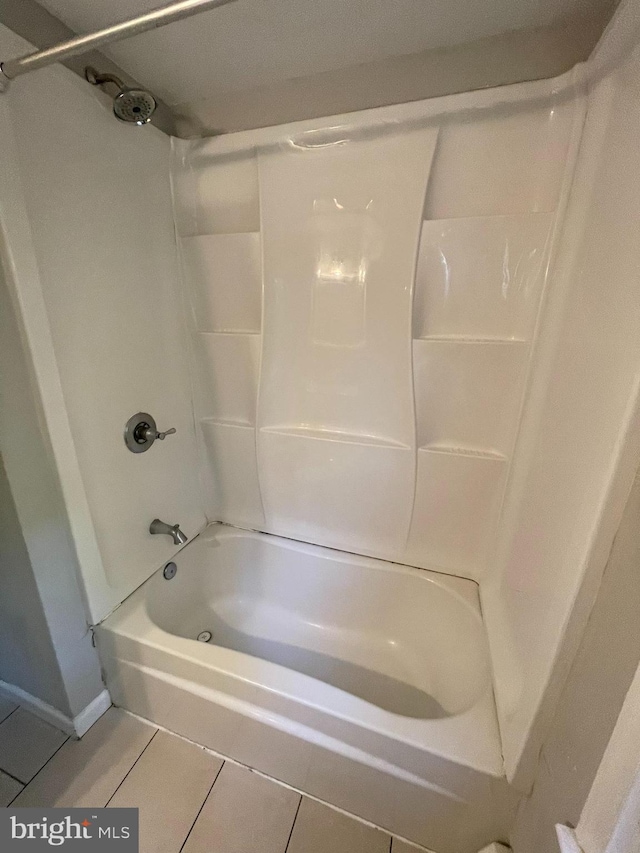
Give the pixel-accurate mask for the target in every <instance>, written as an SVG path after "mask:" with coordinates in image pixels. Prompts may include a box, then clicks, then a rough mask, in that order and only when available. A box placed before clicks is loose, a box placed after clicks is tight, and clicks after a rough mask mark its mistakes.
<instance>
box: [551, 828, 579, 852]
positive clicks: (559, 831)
mask: <svg viewBox="0 0 640 853" xmlns="http://www.w3.org/2000/svg"><path fill="white" fill-rule="evenodd" d="M556 835H557V836H558V844H559V845H560V850H561V851H562V853H582V847H580V845H579V844H578V839H577V838H576V834H575V832H574V831H573V829H571V827H570V826H565V825H564V824H562V823H557V824H556Z"/></svg>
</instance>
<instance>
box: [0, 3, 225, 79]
mask: <svg viewBox="0 0 640 853" xmlns="http://www.w3.org/2000/svg"><path fill="white" fill-rule="evenodd" d="M233 2H235V0H177V2H173V3H168V4H167V5H166V6H160V7H159V8H158V9H152V10H151V11H150V12H145V13H144V14H142V15H138V17H136V18H131V19H130V20H128V21H122V22H121V23H119V24H112V25H111V26H110V27H105V28H104V29H102V30H97V31H96V32H94V33H87V34H86V35H83V36H76V37H75V38H72V39H69V40H68V41H63V42H61V43H60V44H57V45H54V46H53V47H48V48H46V49H45V50H36V51H34V52H33V53H27V54H25V56H20V57H18V58H17V59H10V60H9V61H8V62H2V63H0V72H1V73H0V91H3V90H4V89H6V87H7V86H8V84H9V81H11V80H13V79H14V78H15V77H19V76H20V75H21V74H28V73H29V71H35V70H36V69H37V68H44V67H45V66H47V65H51V64H52V63H54V62H62V61H63V60H64V59H68V58H69V57H71V56H77V55H78V54H79V53H87V52H88V51H89V50H92V49H93V48H97V47H100V46H101V45H103V44H110V43H111V42H114V41H119V40H120V39H124V38H128V37H129V36H135V35H138V34H139V33H144V32H146V31H147V30H153V29H156V28H158V27H164V26H165V25H166V24H171V23H173V22H174V21H180V20H182V18H189V17H191V15H197V14H199V13H200V12H206V11H207V9H215V8H216V7H217V6H226V5H227V3H233Z"/></svg>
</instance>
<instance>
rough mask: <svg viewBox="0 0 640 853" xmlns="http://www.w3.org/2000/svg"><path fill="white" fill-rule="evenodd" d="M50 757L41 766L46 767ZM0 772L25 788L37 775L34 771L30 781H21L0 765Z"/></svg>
mask: <svg viewBox="0 0 640 853" xmlns="http://www.w3.org/2000/svg"><path fill="white" fill-rule="evenodd" d="M65 743H66V741H65ZM62 746H64V743H63V744H62ZM57 751H58V750H57V749H56V752H57ZM53 755H55V752H54V754H53ZM53 755H52V756H51V758H53ZM51 758H50V759H49V760H48V761H47V762H46V763H45V764H43V765H42V767H46V766H47V764H48V763H49V761H51ZM42 767H41V768H40V770H42ZM40 770H38V773H39V772H40ZM0 773H4V775H5V776H8V777H9V779H13V781H14V782H18V783H19V784H20V785H22V787H23V788H26V787H27V785H30V784H31V782H33V780H34V779H35V778H36V776H37V775H38V773H36V776H34V777H33V778H32V779H30V781H29V782H23V781H22V779H18V777H17V776H14V775H13V773H9V771H8V770H5V769H4V767H0ZM17 796H18V795H17V794H16V797H17ZM14 799H15V797H14Z"/></svg>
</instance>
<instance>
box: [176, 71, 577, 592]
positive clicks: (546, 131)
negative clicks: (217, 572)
mask: <svg viewBox="0 0 640 853" xmlns="http://www.w3.org/2000/svg"><path fill="white" fill-rule="evenodd" d="M540 85H542V84H540ZM450 100H451V99H450ZM434 105H436V106H434ZM411 107H412V109H414V110H418V111H419V109H420V105H411ZM398 109H399V108H398ZM423 109H424V116H423V117H422V118H423V120H422V121H414V122H413V123H411V122H409V123H405V124H403V123H402V122H401V121H397V120H395V119H394V120H393V121H391V120H388V121H386V119H387V118H388V117H389V116H390V115H391V113H390V111H389V108H383V109H381V110H373V111H371V112H370V113H368V114H366V117H365V118H364V120H361V121H360V125H359V130H358V132H354V133H352V132H351V131H350V130H349V128H348V124H349V123H348V121H345V120H344V119H345V117H338V118H334V119H325V120H323V121H320V120H319V121H315V122H307V123H305V124H304V126H299V125H292V126H289V127H283V128H281V129H273V128H272V129H266V130H263V131H254V132H248V133H244V134H236V135H230V136H227V137H224V138H222V139H221V140H215V139H214V140H200V141H197V142H182V141H181V142H178V141H176V142H175V143H174V149H175V157H174V198H175V206H176V219H177V225H178V231H179V233H180V235H181V240H180V244H181V250H182V257H183V270H184V277H185V282H186V285H187V286H186V291H187V294H188V301H189V314H190V318H191V331H192V334H191V338H192V342H193V347H192V350H193V353H192V355H193V370H194V377H195V383H196V417H197V420H198V421H199V423H200V433H201V435H200V438H201V453H202V468H203V472H204V473H203V476H204V477H205V478H206V493H207V495H208V507H207V511H208V514H209V517H210V518H211V519H212V520H214V519H215V520H221V521H226V522H229V523H231V524H237V525H239V526H243V527H253V528H258V529H261V530H266V531H270V532H273V533H278V534H280V535H284V536H290V537H292V538H296V539H302V540H306V541H311V542H315V543H318V544H323V545H328V546H332V547H336V548H341V549H344V550H348V551H356V552H359V553H365V554H371V555H373V556H378V557H384V558H387V559H392V560H398V561H401V562H408V563H411V564H413V565H418V566H425V567H435V568H439V569H441V570H443V571H445V572H449V573H453V574H462V575H466V576H469V577H473V578H480V577H481V576H482V574H483V573H484V572H485V570H486V567H487V566H488V564H489V562H490V559H491V553H492V548H493V546H494V541H495V531H496V527H497V523H498V518H499V513H500V508H501V503H502V498H503V494H504V489H505V483H506V479H507V474H508V468H509V464H510V460H511V457H512V455H513V448H514V443H515V438H516V433H517V428H518V421H519V416H520V409H521V405H522V399H523V394H524V389H525V385H526V379H527V369H528V364H529V353H530V347H531V343H532V340H533V338H534V334H535V326H536V318H537V316H538V310H539V307H540V303H541V299H542V296H543V293H544V288H545V281H546V274H547V265H548V259H549V255H550V250H551V246H552V242H553V237H552V235H553V233H554V222H555V218H556V210H557V207H558V200H559V198H560V191H561V184H562V181H563V176H564V174H565V164H566V161H567V152H568V150H569V140H570V133H571V126H572V121H573V115H574V106H573V103H572V101H571V100H566V99H565V100H564V101H563V102H560V100H559V99H554V98H553V96H548V97H547V99H546V101H545V100H542V101H541V100H538V102H537V104H536V105H535V106H531V107H523V106H521V105H516V106H515V107H511V108H508V109H507V108H506V107H502V108H500V109H494V110H484V111H479V112H478V113H477V114H474V116H470V115H467V114H456V113H455V111H453V113H451V111H449V115H448V116H445V115H440V116H439V115H438V114H437V102H425V103H424V107H423ZM427 114H428V115H429V119H428V120H427V119H426V116H427ZM394 115H395V114H394ZM368 118H370V120H371V125H370V126H367V119H368ZM414 118H415V117H414ZM380 119H382V122H381V121H380ZM375 124H378V125H380V124H381V125H382V126H380V127H374V125H375ZM274 138H275V144H274Z"/></svg>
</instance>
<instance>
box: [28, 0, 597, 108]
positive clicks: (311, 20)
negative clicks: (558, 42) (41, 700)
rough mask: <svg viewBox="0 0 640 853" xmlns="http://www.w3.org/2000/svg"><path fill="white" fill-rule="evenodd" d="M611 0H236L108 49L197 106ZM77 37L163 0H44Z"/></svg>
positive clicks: (167, 94) (145, 80) (168, 95)
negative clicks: (197, 104) (91, 0)
mask: <svg viewBox="0 0 640 853" xmlns="http://www.w3.org/2000/svg"><path fill="white" fill-rule="evenodd" d="M605 2H607V0H237V2H235V3H232V4H231V5H229V6H225V7H221V8H219V9H213V10H211V11H209V12H204V13H202V14H200V15H197V16H196V17H194V18H191V19H189V20H186V21H180V22H177V23H174V24H171V25H169V26H167V27H164V28H162V29H160V30H155V31H152V32H149V33H145V34H143V35H140V36H135V37H133V38H130V39H128V40H126V41H123V42H120V43H118V44H115V45H112V46H110V47H108V48H105V49H104V52H105V53H107V54H108V55H109V56H110V57H111V58H112V59H114V60H115V61H116V62H117V63H118V64H119V65H120V66H121V67H122V68H123V69H124V70H125V71H127V72H128V73H129V74H131V75H132V76H133V77H135V78H136V79H137V80H139V81H140V82H141V83H142V84H143V85H145V86H148V87H149V88H150V89H152V90H153V91H154V92H155V93H157V94H158V95H159V96H160V97H161V98H163V99H164V100H165V101H166V102H167V103H169V104H184V103H193V102H195V101H198V100H200V99H206V98H211V97H218V98H220V96H223V95H224V93H228V92H238V91H241V90H243V91H246V90H252V89H257V88H260V87H264V86H269V85H273V84H278V83H282V82H283V81H286V80H290V79H292V78H299V77H308V76H310V75H315V74H319V73H321V72H328V71H335V70H337V69H343V68H347V67H350V66H355V65H360V64H362V63H368V62H375V61H380V60H384V59H387V58H389V57H395V56H403V55H406V54H413V53H416V52H418V51H424V50H428V49H433V48H439V47H446V46H450V45H460V44H464V43H467V42H473V41H476V40H478V39H481V38H484V37H487V36H492V35H496V34H499V33H504V32H507V31H510V30H528V29H531V28H534V27H540V26H545V25H550V24H554V23H556V22H558V21H559V20H563V19H565V18H567V17H570V16H573V15H575V14H587V15H588V14H589V13H590V12H592V11H593V10H594V9H595V8H597V7H599V6H602V5H603V4H604V3H605ZM40 3H41V5H43V6H45V7H46V8H47V9H49V10H50V11H51V12H53V13H54V14H55V15H56V16H57V17H58V18H60V19H61V20H62V21H64V23H66V24H67V25H68V26H70V27H71V28H72V29H74V30H75V31H76V32H79V33H80V32H85V31H88V30H92V29H95V28H98V27H101V26H104V25H107V24H110V23H114V22H116V21H119V20H122V19H125V18H128V17H131V16H133V15H136V14H138V13H140V12H143V11H146V10H148V9H151V8H155V7H156V6H158V5H160V4H161V0H108V2H95V0H94V2H87V0H40Z"/></svg>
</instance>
